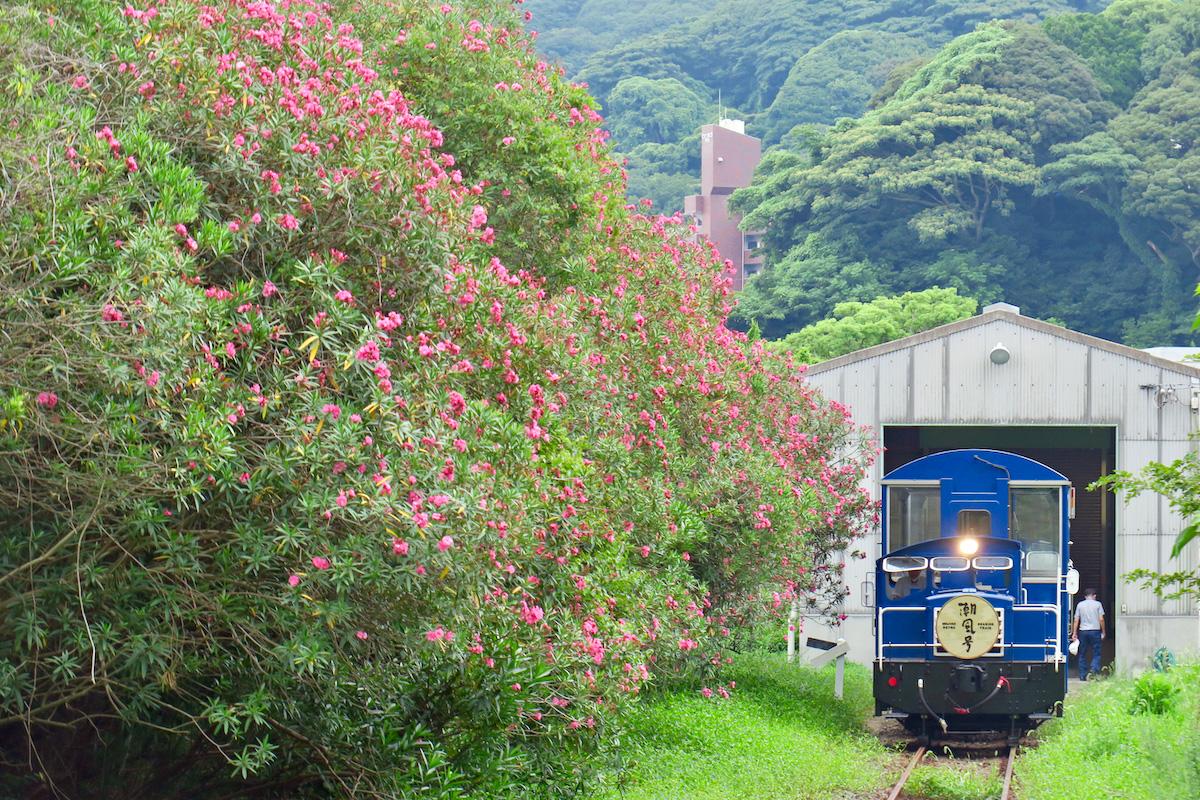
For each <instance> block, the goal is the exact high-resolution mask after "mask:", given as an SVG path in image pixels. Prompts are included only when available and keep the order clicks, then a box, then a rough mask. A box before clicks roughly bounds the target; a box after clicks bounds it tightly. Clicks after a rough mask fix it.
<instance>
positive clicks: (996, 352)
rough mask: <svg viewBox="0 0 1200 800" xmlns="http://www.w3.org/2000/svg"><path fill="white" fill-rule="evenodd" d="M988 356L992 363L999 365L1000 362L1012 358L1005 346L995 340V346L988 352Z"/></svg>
mask: <svg viewBox="0 0 1200 800" xmlns="http://www.w3.org/2000/svg"><path fill="white" fill-rule="evenodd" d="M988 358H989V359H991V362H992V363H993V364H996V365H997V366H999V365H1000V364H1007V363H1008V360H1009V359H1010V358H1012V353H1010V352H1008V348H1007V347H1005V346H1004V345H1002V344H1000V343H999V342H997V343H996V346H995V347H993V348H992V352H990V353H988Z"/></svg>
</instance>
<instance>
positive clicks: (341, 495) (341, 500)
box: [334, 491, 350, 508]
mask: <svg viewBox="0 0 1200 800" xmlns="http://www.w3.org/2000/svg"><path fill="white" fill-rule="evenodd" d="M334 502H335V503H337V505H338V508H345V507H346V504H347V503H349V502H350V500H349V498H347V497H346V493H345V492H344V491H342V492H338V496H337V500H335V501H334Z"/></svg>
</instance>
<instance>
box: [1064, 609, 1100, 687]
mask: <svg viewBox="0 0 1200 800" xmlns="http://www.w3.org/2000/svg"><path fill="white" fill-rule="evenodd" d="M1083 594H1084V599H1083V601H1082V602H1080V603H1079V605H1077V606H1075V622H1074V623H1073V624H1072V625H1071V639H1072V640H1074V639H1078V640H1079V680H1081V681H1086V680H1087V676H1088V673H1089V672H1091V674H1093V675H1094V674H1097V673H1099V672H1100V643H1101V642H1102V641H1104V606H1103V605H1101V604H1100V601H1099V600H1097V599H1096V590H1095V589H1088V590H1087V591H1086V592H1084V593H1083ZM1089 651H1090V653H1089ZM1085 653H1089V655H1090V659H1089V658H1088V657H1085V655H1084V654H1085ZM1089 661H1090V663H1091V668H1090V670H1089V668H1088V664H1089Z"/></svg>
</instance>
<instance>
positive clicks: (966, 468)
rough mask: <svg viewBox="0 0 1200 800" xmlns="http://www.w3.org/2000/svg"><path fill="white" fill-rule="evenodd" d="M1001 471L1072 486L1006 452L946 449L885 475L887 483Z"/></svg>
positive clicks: (1013, 477)
mask: <svg viewBox="0 0 1200 800" xmlns="http://www.w3.org/2000/svg"><path fill="white" fill-rule="evenodd" d="M995 470H1002V471H1004V472H1006V473H1008V479H1009V480H1010V481H1039V482H1050V483H1061V484H1070V481H1069V480H1067V478H1066V477H1065V476H1064V475H1063V474H1062V473H1060V472H1058V471H1056V470H1053V469H1050V467H1047V466H1046V465H1045V464H1042V463H1040V462H1038V461H1034V460H1033V459H1032V458H1026V457H1025V456H1019V455H1017V454H1016V453H1006V452H1004V451H1003V450H979V449H969V450H947V451H944V452H941V453H933V454H931V455H927V456H924V457H922V458H918V459H917V460H915V461H910V462H908V463H907V464H905V465H904V466H901V467H897V468H896V469H894V470H892V471H891V472H889V473H888V474H887V475H884V476H883V481H884V483H907V482H912V481H934V480H941V479H943V478H952V477H956V476H966V475H969V474H972V473H985V472H988V471H991V472H993V474H994V471H995Z"/></svg>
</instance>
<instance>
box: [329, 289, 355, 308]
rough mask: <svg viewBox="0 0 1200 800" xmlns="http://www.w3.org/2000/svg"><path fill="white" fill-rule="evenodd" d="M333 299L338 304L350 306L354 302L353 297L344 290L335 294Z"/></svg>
mask: <svg viewBox="0 0 1200 800" xmlns="http://www.w3.org/2000/svg"><path fill="white" fill-rule="evenodd" d="M333 299H334V300H337V301H338V302H339V303H345V304H346V305H350V304H351V303H353V302H354V295H352V294H350V292H349V291H348V290H346V289H339V290H338V292H337V294H335V295H334V296H333Z"/></svg>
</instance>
